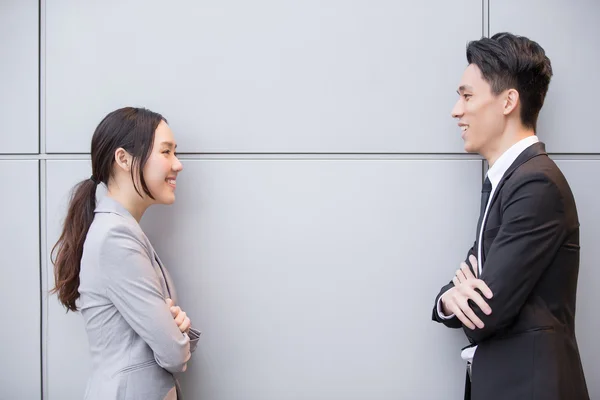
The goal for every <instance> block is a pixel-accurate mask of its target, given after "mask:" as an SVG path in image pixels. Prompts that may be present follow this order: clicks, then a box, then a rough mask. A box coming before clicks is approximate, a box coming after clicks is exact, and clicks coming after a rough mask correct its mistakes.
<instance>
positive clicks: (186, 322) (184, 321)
mask: <svg viewBox="0 0 600 400" xmlns="http://www.w3.org/2000/svg"><path fill="white" fill-rule="evenodd" d="M167 305H168V306H169V310H170V311H171V315H172V316H173V318H174V319H175V323H176V324H177V326H178V327H179V330H180V331H181V332H182V333H188V332H189V330H190V327H191V326H192V322H191V321H190V319H189V318H188V317H187V315H186V313H185V311H182V310H181V308H179V306H175V303H173V300H171V299H167Z"/></svg>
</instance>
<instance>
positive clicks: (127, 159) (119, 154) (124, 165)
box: [115, 147, 132, 172]
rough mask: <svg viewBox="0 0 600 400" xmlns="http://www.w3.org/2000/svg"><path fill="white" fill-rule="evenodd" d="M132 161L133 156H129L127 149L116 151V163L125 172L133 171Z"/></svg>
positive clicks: (120, 148)
mask: <svg viewBox="0 0 600 400" xmlns="http://www.w3.org/2000/svg"><path fill="white" fill-rule="evenodd" d="M131 161H132V157H131V154H129V153H128V152H127V151H125V149H123V148H122V147H119V148H118V149H117V150H115V162H116V163H117V165H118V166H119V168H121V169H122V170H124V171H127V172H130V171H131Z"/></svg>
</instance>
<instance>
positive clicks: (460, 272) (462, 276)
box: [455, 268, 467, 283]
mask: <svg viewBox="0 0 600 400" xmlns="http://www.w3.org/2000/svg"><path fill="white" fill-rule="evenodd" d="M455 276H456V277H457V278H458V281H459V282H460V283H462V282H464V281H466V280H467V277H466V276H465V274H464V272H463V270H462V269H460V268H459V269H457V270H456V274H455Z"/></svg>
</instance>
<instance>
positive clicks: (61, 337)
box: [44, 160, 91, 400]
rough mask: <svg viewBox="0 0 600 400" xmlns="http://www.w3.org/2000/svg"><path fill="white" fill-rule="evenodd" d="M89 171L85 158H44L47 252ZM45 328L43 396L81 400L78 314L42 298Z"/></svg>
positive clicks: (84, 356)
mask: <svg viewBox="0 0 600 400" xmlns="http://www.w3.org/2000/svg"><path fill="white" fill-rule="evenodd" d="M90 173H91V166H90V162H89V161H50V160H49V161H47V164H46V187H47V193H46V215H47V219H48V220H47V223H46V226H47V245H48V248H47V251H48V254H50V250H51V249H52V246H54V243H56V241H57V240H58V237H59V236H60V232H61V229H62V221H63V219H64V217H65V215H66V210H67V204H68V201H69V195H70V191H71V188H72V187H73V185H75V184H76V183H77V182H79V181H80V180H82V179H85V178H88V177H89V176H90ZM47 267H48V273H47V276H48V282H47V284H48V288H49V289H50V288H52V287H54V275H53V270H52V268H53V267H52V264H51V263H50V262H49V260H48V262H47ZM46 301H47V302H48V306H47V313H48V315H47V316H46V319H47V331H46V332H45V335H44V341H45V344H46V345H45V358H44V362H45V364H46V370H47V374H46V379H47V382H46V385H45V389H46V392H45V393H44V399H49V400H76V399H82V398H83V396H84V393H85V386H86V383H87V378H88V374H89V370H90V358H89V349H88V342H87V337H86V334H85V328H84V325H83V318H82V317H81V314H80V313H72V312H69V313H65V309H64V308H63V307H62V305H61V304H60V303H59V302H58V300H57V298H56V295H53V296H50V297H49V298H47V299H46Z"/></svg>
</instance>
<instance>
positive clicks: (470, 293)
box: [464, 288, 492, 322]
mask: <svg viewBox="0 0 600 400" xmlns="http://www.w3.org/2000/svg"><path fill="white" fill-rule="evenodd" d="M464 295H465V296H466V297H467V299H469V300H472V301H473V302H475V304H477V306H478V307H479V308H480V309H481V311H483V313H484V314H486V315H490V314H491V313H492V309H491V307H490V306H489V305H488V304H487V303H486V302H485V300H484V299H483V297H481V295H480V294H479V293H477V292H476V291H475V289H473V288H467V289H465V291H464ZM469 318H470V317H469ZM473 322H475V321H473Z"/></svg>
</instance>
